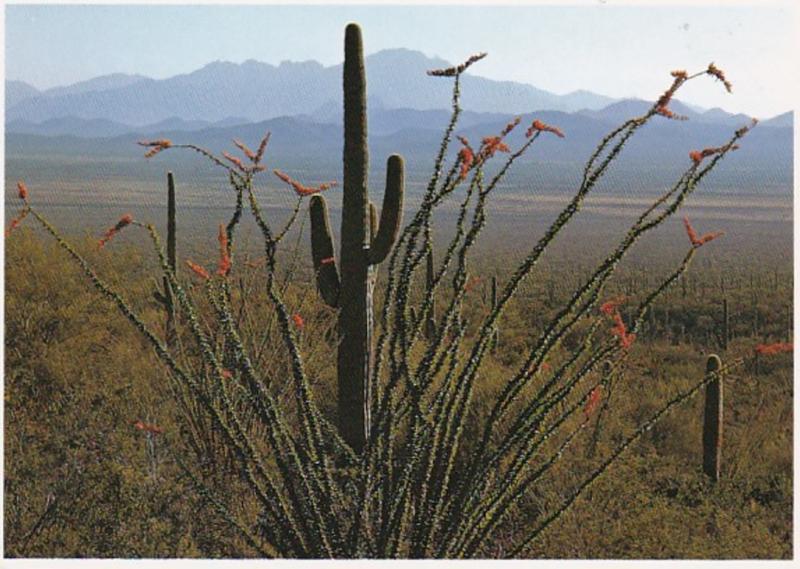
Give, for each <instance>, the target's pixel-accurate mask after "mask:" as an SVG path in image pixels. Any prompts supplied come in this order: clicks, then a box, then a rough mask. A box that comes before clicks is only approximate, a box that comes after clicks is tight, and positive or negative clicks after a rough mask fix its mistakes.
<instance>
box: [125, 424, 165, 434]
mask: <svg viewBox="0 0 800 569" xmlns="http://www.w3.org/2000/svg"><path fill="white" fill-rule="evenodd" d="M133 426H134V427H135V428H136V429H137V430H139V431H145V432H146V433H152V434H154V435H160V434H161V433H163V432H164V429H162V428H161V427H159V426H157V425H151V424H149V423H144V422H142V421H136V422H135V423H134V424H133Z"/></svg>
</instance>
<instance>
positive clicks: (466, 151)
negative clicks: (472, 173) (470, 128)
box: [458, 136, 475, 182]
mask: <svg viewBox="0 0 800 569" xmlns="http://www.w3.org/2000/svg"><path fill="white" fill-rule="evenodd" d="M458 139H459V140H460V141H461V143H462V144H464V147H463V148H462V149H461V150H459V151H458V161H459V162H460V163H461V174H460V179H461V181H462V182H463V181H464V180H465V179H466V178H467V174H468V173H469V169H470V168H471V167H472V164H473V163H474V162H475V153H474V152H473V151H472V148H470V146H469V143H468V142H467V139H466V138H464V137H463V136H459V137H458Z"/></svg>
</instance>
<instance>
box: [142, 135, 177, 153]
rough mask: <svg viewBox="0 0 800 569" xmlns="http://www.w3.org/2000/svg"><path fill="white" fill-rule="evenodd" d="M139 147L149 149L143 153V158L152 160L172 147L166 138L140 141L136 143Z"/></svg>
mask: <svg viewBox="0 0 800 569" xmlns="http://www.w3.org/2000/svg"><path fill="white" fill-rule="evenodd" d="M136 144H138V145H139V146H147V147H150V150H148V151H147V152H145V154H144V157H145V158H152V157H153V156H155V155H156V154H158V153H159V152H161V151H162V150H166V149H167V148H170V147H171V146H172V141H171V140H168V139H166V138H162V139H160V140H140V141H139V142H137V143H136Z"/></svg>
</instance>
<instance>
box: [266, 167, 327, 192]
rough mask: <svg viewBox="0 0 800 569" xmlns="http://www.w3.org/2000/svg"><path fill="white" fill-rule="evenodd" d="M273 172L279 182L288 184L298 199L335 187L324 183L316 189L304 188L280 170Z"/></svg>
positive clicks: (311, 187)
mask: <svg viewBox="0 0 800 569" xmlns="http://www.w3.org/2000/svg"><path fill="white" fill-rule="evenodd" d="M273 172H274V174H275V175H276V176H277V177H278V178H279V179H280V180H281V181H283V182H286V183H287V184H289V185H290V186H291V187H292V189H293V190H294V191H295V193H296V194H297V195H298V196H300V197H303V196H311V195H314V194H318V193H320V192H324V191H325V190H328V189H330V188H333V187H335V186H336V182H325V183H323V184H320V185H319V186H317V187H313V186H305V185H303V184H301V183H300V182H298V181H297V180H295V179H293V178H292V177H291V176H289V175H288V174H285V173H283V172H281V171H280V170H273Z"/></svg>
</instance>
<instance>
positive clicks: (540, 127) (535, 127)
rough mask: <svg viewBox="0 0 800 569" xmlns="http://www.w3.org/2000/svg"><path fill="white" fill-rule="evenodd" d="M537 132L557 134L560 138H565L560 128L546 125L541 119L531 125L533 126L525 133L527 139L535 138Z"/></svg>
mask: <svg viewBox="0 0 800 569" xmlns="http://www.w3.org/2000/svg"><path fill="white" fill-rule="evenodd" d="M535 132H551V133H553V134H555V135H556V136H557V137H558V138H564V133H563V132H562V131H561V129H560V128H558V127H555V126H550V125H549V124H545V123H543V122H542V121H540V120H539V119H536V120H535V121H533V122H532V123H531V126H529V127H528V130H527V131H526V132H525V136H526V138H530V137H532V136H533V133H535Z"/></svg>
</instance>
